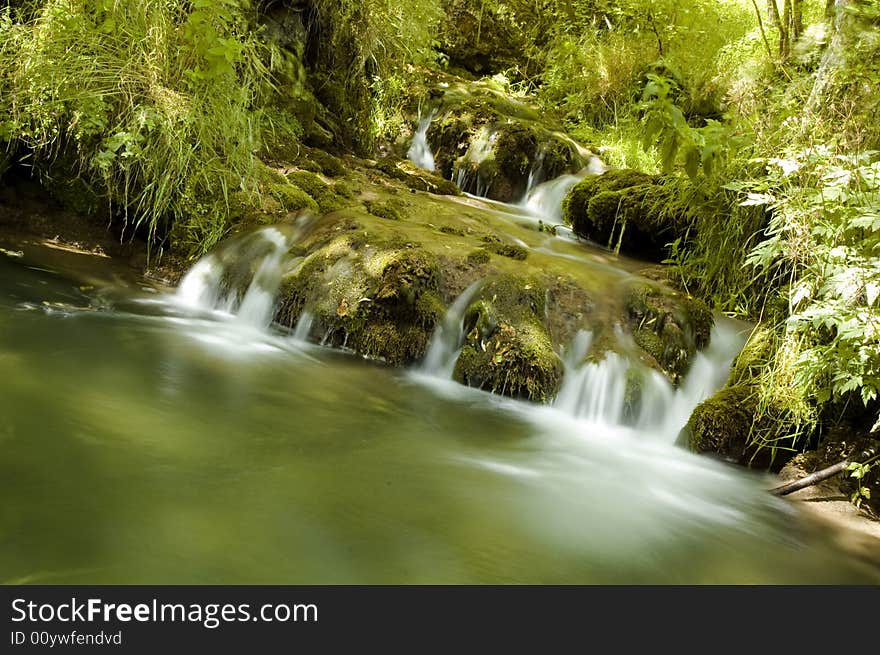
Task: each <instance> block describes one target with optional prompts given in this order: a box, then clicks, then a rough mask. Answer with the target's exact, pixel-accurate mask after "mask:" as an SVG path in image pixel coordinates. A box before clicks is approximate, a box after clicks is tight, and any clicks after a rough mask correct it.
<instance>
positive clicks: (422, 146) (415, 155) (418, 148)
mask: <svg viewBox="0 0 880 655" xmlns="http://www.w3.org/2000/svg"><path fill="white" fill-rule="evenodd" d="M436 114H437V111H436V110H435V111H432V112H431V113H430V114H428V115H427V116H424V117H422V116H421V115H419V125H418V127H417V128H416V132H415V134H414V135H413V140H412V144H411V145H410V147H409V152H407V155H406V156H407V157H408V158H409V160H410V161H411V162H412V163H413V164H415V165H416V166H418V167H419V168H423V169H425V170H426V171H431V172H433V171H435V170H436V168H437V166H436V164H435V163H434V153H433V152H432V151H431V144H429V143H428V130H429V129H430V128H431V123H432V122H433V120H434V116H435V115H436Z"/></svg>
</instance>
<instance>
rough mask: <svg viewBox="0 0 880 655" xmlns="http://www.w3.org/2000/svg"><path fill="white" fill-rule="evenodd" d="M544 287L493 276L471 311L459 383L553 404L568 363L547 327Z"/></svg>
mask: <svg viewBox="0 0 880 655" xmlns="http://www.w3.org/2000/svg"><path fill="white" fill-rule="evenodd" d="M545 293H546V292H545V289H544V287H543V286H542V285H541V284H539V283H538V282H536V281H534V280H529V279H526V278H520V277H515V276H509V275H505V276H498V277H494V278H490V279H489V280H487V281H486V283H485V284H484V285H483V287H482V288H481V290H480V292H479V294H478V297H477V299H476V300H475V301H474V302H473V303H472V304H471V306H470V307H469V308H468V310H467V312H466V313H465V320H464V325H465V332H466V334H467V337H466V340H465V344H464V347H463V348H462V351H461V355H460V356H459V358H458V361H457V362H456V365H455V372H454V377H455V379H456V380H457V381H459V382H461V383H463V384H467V385H469V386H472V387H478V388H480V389H485V390H486V391H491V392H493V393H501V394H503V395H507V396H511V397H514V398H525V399H528V400H533V401H537V402H548V401H549V400H551V399H552V398H553V397H554V396H555V395H556V392H557V391H558V390H559V385H560V383H561V380H562V364H561V362H560V360H559V357H558V356H557V354H556V352H555V351H554V349H553V343H552V342H551V340H550V336H549V334H548V333H547V330H546V328H545V326H544V323H543V319H544V296H545Z"/></svg>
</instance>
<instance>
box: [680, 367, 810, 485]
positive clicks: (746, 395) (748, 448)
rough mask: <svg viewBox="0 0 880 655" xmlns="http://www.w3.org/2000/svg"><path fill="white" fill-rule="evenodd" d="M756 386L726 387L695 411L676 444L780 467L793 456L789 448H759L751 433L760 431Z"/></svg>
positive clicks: (743, 462) (759, 465) (758, 465)
mask: <svg viewBox="0 0 880 655" xmlns="http://www.w3.org/2000/svg"><path fill="white" fill-rule="evenodd" d="M758 394H759V391H758V388H757V387H755V386H753V385H748V384H738V385H733V386H728V387H725V388H724V389H722V390H721V391H719V392H718V393H716V394H715V395H714V396H712V397H711V398H709V399H708V400H706V401H704V402H703V403H701V404H700V405H698V406H697V408H696V409H695V410H694V412H693V414H692V415H691V418H690V420H689V421H688V423H687V426H685V428H684V429H683V430H682V432H681V434H680V435H679V443H680V444H682V445H685V446H687V447H688V448H689V449H690V450H692V451H694V452H696V453H705V454H714V455H718V456H720V457H721V458H723V459H726V460H728V461H732V462H736V463H737V464H741V465H744V466H750V467H752V468H757V469H765V470H766V469H771V470H774V471H778V470H780V469H781V468H782V467H783V466H784V465H785V463H786V462H788V461H789V460H790V459H791V458H792V457H793V456H794V455H795V452H794V450H792V449H790V448H772V447H770V446H765V447H759V446H758V445H757V442H758V441H759V440H756V439H754V438H753V435H754V434H757V433H759V432H760V431H761V430H762V426H761V425H760V423H761V421H762V419H756V417H757V416H758V415H759V412H758V409H759V408H758V402H759V400H758V398H759V396H758Z"/></svg>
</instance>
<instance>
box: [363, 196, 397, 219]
mask: <svg viewBox="0 0 880 655" xmlns="http://www.w3.org/2000/svg"><path fill="white" fill-rule="evenodd" d="M364 207H366V209H367V211H368V212H369V213H370V214H372V215H373V216H378V217H379V218H386V219H388V220H389V221H401V220H403V214H402V212H401V207H400V205H399V204H398V203H395V202H393V201H388V202H381V201H378V200H367V201H365V202H364Z"/></svg>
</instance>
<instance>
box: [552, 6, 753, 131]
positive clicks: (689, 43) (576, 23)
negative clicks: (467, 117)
mask: <svg viewBox="0 0 880 655" xmlns="http://www.w3.org/2000/svg"><path fill="white" fill-rule="evenodd" d="M558 4H559V5H567V6H569V7H570V11H562V10H557V21H558V22H557V27H556V30H555V34H556V36H555V37H554V39H553V41H551V45H550V47H551V50H550V54H549V56H548V65H547V67H546V70H545V71H544V72H543V74H542V81H543V86H542V88H541V93H542V95H543V96H544V97H545V99H546V101H547V104H548V105H554V106H557V105H559V106H561V107H562V108H563V109H564V110H565V111H566V113H567V114H568V116H569V118H570V119H571V120H573V121H577V122H587V123H590V124H592V125H601V124H603V123H606V122H608V121H614V120H617V119H619V118H621V116H622V115H623V114H624V113H626V112H627V111H628V110H631V109H634V108H635V104H636V103H637V102H638V98H639V93H640V90H641V88H642V87H643V85H644V81H645V79H646V75H647V74H648V73H651V72H654V73H657V72H659V73H663V74H665V75H667V76H669V77H673V78H675V79H676V80H677V82H678V85H679V87H680V94H681V96H680V97H679V98H676V102H677V104H679V105H680V106H681V107H682V108H683V110H684V113H685V114H686V115H688V116H691V115H693V116H710V117H711V116H713V115H716V114H717V113H718V111H719V107H720V103H721V100H722V98H723V95H724V92H725V91H726V88H727V87H726V83H727V81H728V80H729V79H730V78H731V77H732V71H731V69H730V68H724V67H722V66H721V64H722V63H724V62H725V61H726V59H725V58H723V55H724V54H725V48H726V47H728V46H729V44H731V43H734V42H736V41H738V40H741V39H745V38H746V37H747V35H748V34H749V33H750V32H751V30H752V29H753V17H752V16H751V15H750V14H749V11H748V9H747V7H746V6H744V5H743V3H741V2H738V1H735V0H723V1H721V2H710V1H707V0H687V1H686V2H680V1H674V0H657V1H656V2H639V1H637V0H629V1H626V2H597V1H595V0H592V1H585V0H572V1H571V2H568V3H558Z"/></svg>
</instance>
